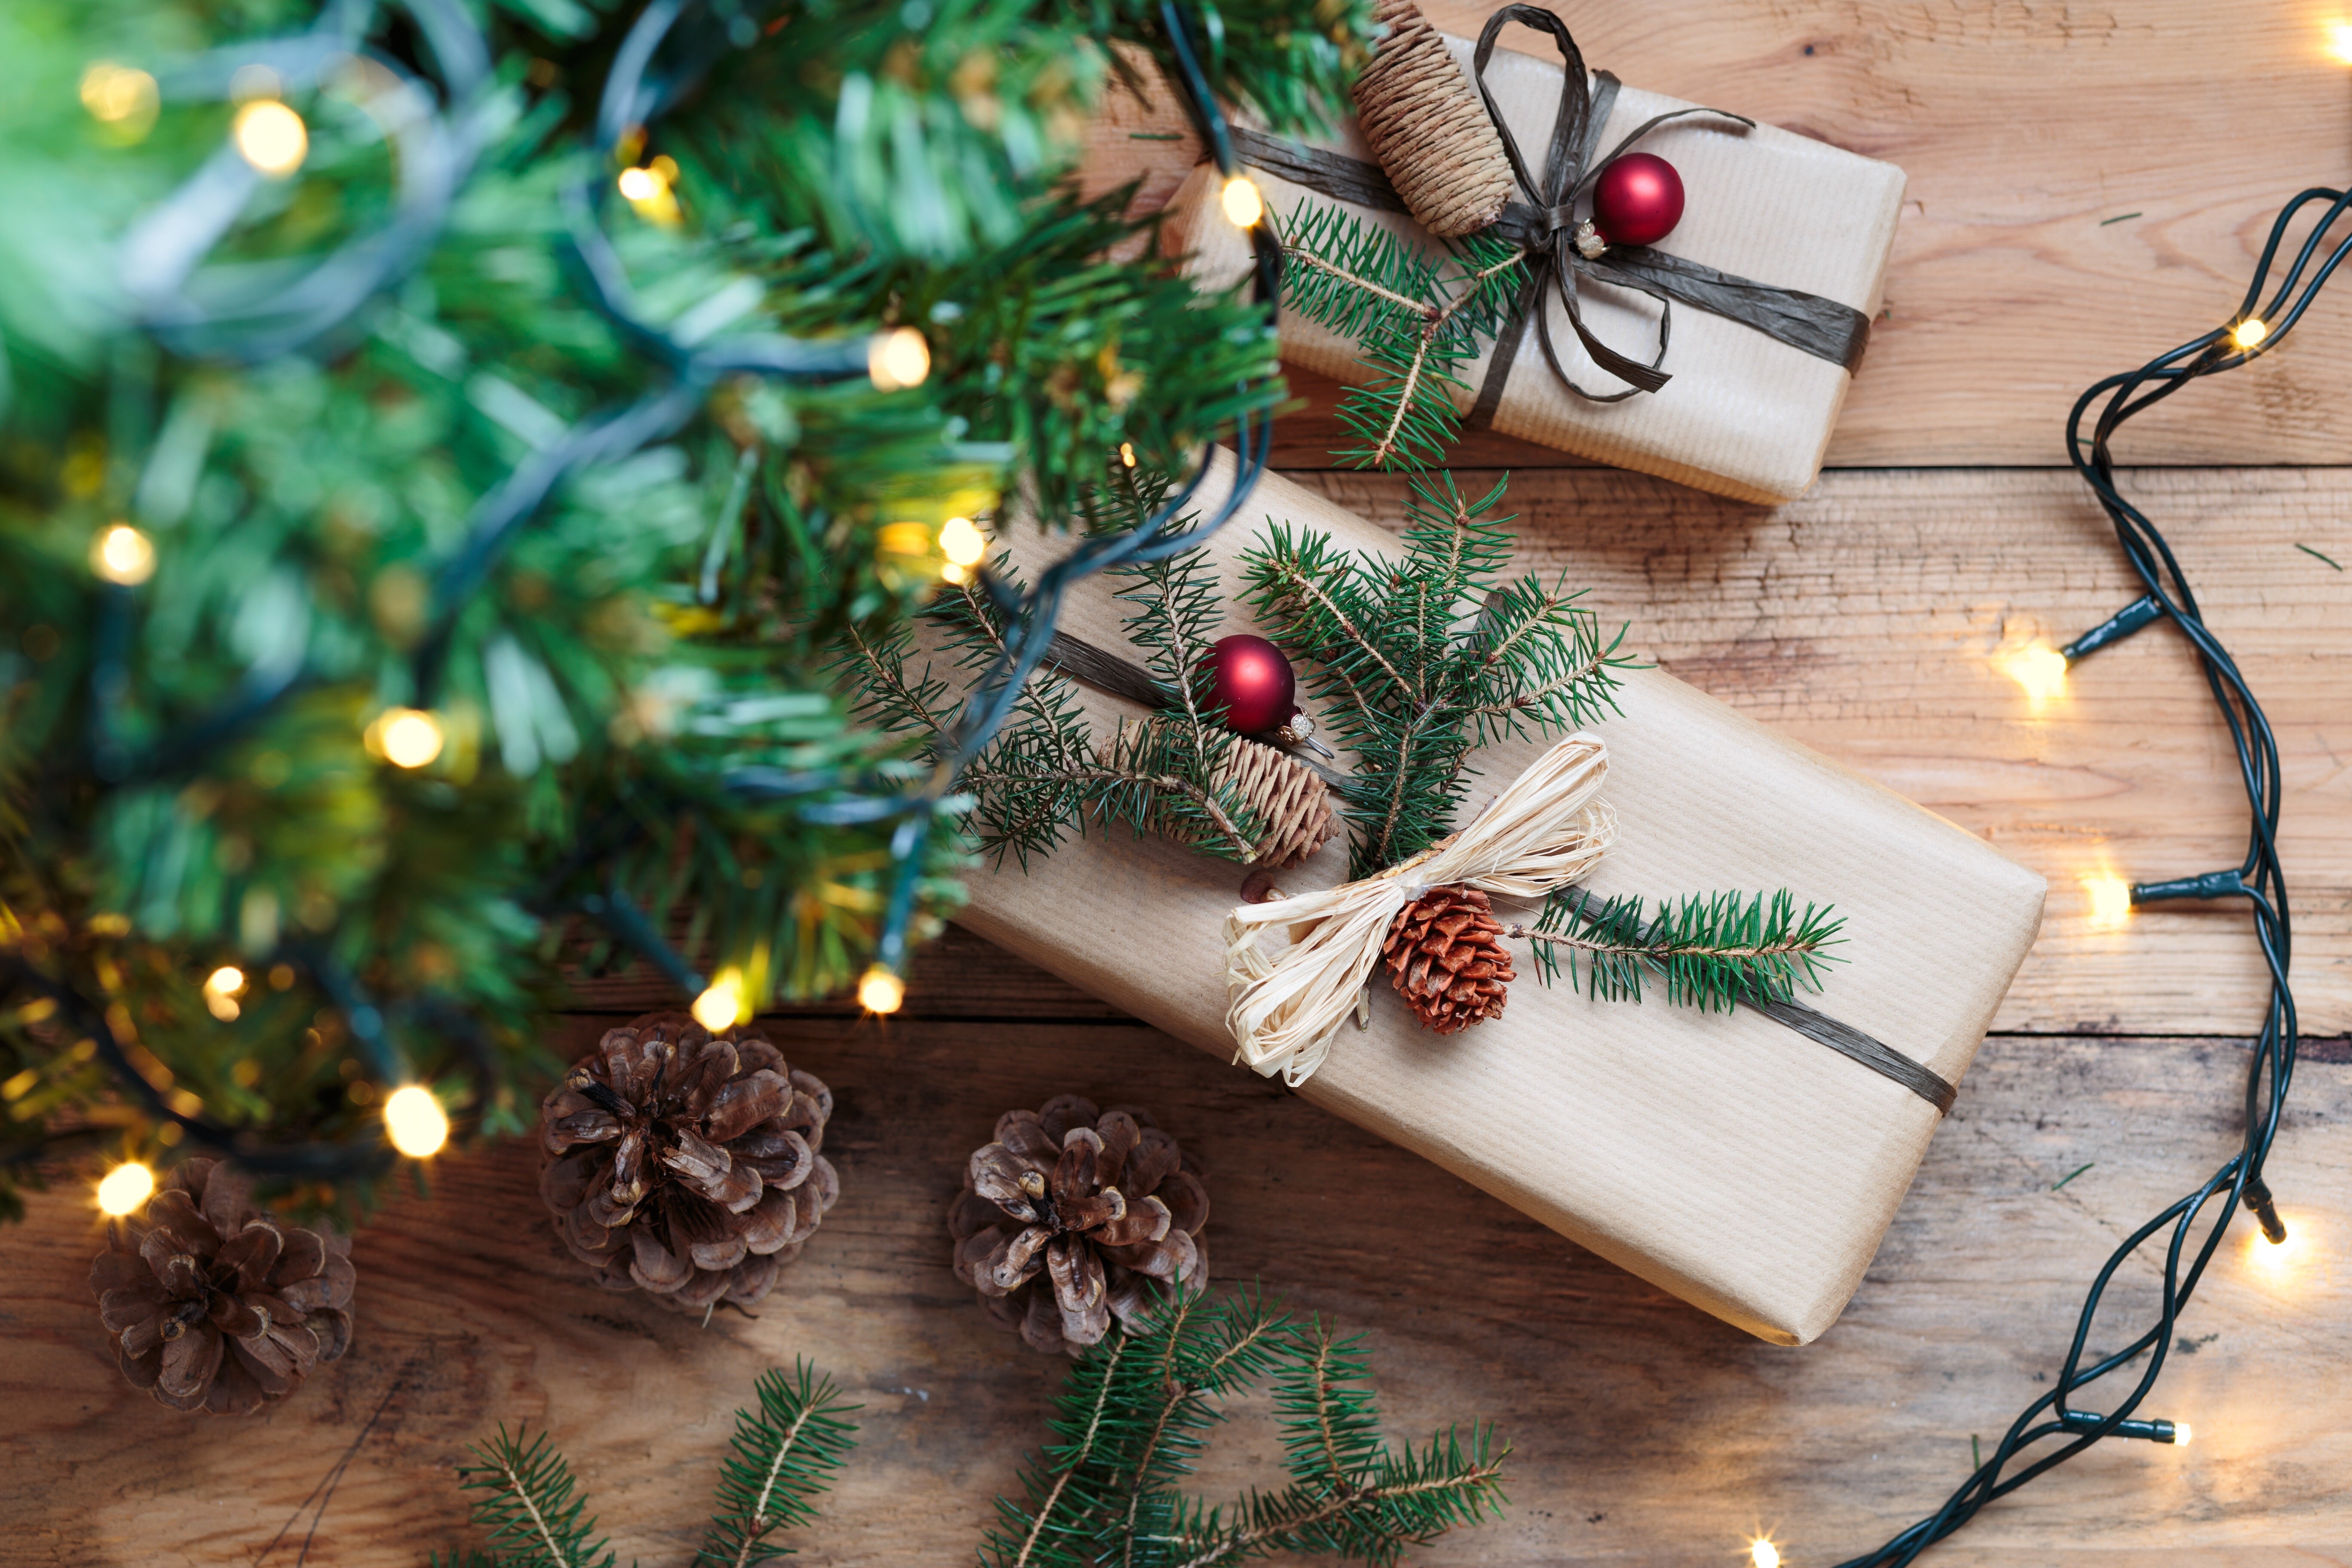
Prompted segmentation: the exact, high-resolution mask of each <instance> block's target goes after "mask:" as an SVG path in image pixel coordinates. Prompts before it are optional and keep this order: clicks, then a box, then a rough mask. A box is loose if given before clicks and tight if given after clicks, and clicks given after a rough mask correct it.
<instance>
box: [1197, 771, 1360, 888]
mask: <svg viewBox="0 0 2352 1568" xmlns="http://www.w3.org/2000/svg"><path fill="white" fill-rule="evenodd" d="M1217 782H1218V783H1219V784H1231V785H1233V786H1234V791H1235V793H1236V794H1238V795H1240V796H1241V797H1242V798H1243V799H1244V800H1245V801H1247V802H1248V803H1249V805H1250V810H1251V811H1252V812H1254V813H1255V815H1256V816H1257V819H1258V821H1259V822H1260V823H1262V824H1263V825H1264V826H1265V836H1264V837H1261V838H1259V840H1258V843H1257V853H1256V854H1255V855H1254V856H1253V857H1251V859H1250V864H1252V865H1253V866H1270V867H1273V868H1275V869H1276V870H1282V871H1286V870H1288V869H1289V868H1291V867H1293V866H1296V865H1297V864H1299V863H1300V862H1301V861H1303V860H1305V859H1306V858H1307V857H1308V856H1309V855H1312V854H1314V853H1315V851H1317V850H1318V849H1320V848H1322V847H1323V846H1324V845H1325V844H1326V843H1328V842H1329V840H1330V837H1331V835H1333V834H1334V833H1336V832H1338V831H1339V824H1338V823H1337V822H1336V821H1334V820H1333V819H1332V816H1331V792H1330V791H1329V790H1328V789H1326V788H1325V787H1324V785H1323V781H1322V780H1321V779H1320V778H1319V777H1318V776H1317V775H1316V773H1315V770H1314V769H1312V768H1310V767H1307V765H1305V764H1304V763H1300V762H1299V761H1298V760H1297V758H1295V757H1291V756H1287V755H1286V754H1285V753H1284V752H1281V751H1280V750H1278V749H1277V748H1276V747H1273V746H1269V745H1266V744H1265V742H1260V741H1249V740H1237V741H1235V742H1234V743H1233V745H1232V747H1231V748H1230V749H1228V750H1227V752H1226V753H1225V762H1224V766H1223V769H1222V770H1220V776H1219V778H1218V780H1217Z"/></svg>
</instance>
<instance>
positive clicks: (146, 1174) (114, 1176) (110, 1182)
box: [98, 1162, 155, 1215]
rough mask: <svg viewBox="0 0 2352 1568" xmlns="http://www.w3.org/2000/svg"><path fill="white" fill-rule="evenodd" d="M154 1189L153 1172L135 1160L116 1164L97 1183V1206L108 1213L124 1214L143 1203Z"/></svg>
mask: <svg viewBox="0 0 2352 1568" xmlns="http://www.w3.org/2000/svg"><path fill="white" fill-rule="evenodd" d="M154 1191H155V1173H154V1172H152V1171H151V1170H149V1169H148V1168H147V1167H146V1166H144V1165H142V1164H139V1163H136V1162H133V1163H131V1164H127V1165H117V1166H115V1167H114V1169H112V1170H111V1171H109V1172H107V1173H106V1179H105V1180H104V1181H102V1182H100V1183H99V1184H98V1206H99V1207H100V1209H102V1210H103V1211H105V1212H106V1213H108V1214H110V1215H126V1214H129V1213H130V1212H131V1210H133V1209H135V1208H137V1207H138V1206H139V1205H141V1204H143V1203H145V1202H146V1201H147V1200H148V1198H149V1197H150V1196H152V1194H153V1193H154Z"/></svg>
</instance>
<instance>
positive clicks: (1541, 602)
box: [1242, 474, 1628, 877]
mask: <svg viewBox="0 0 2352 1568" xmlns="http://www.w3.org/2000/svg"><path fill="white" fill-rule="evenodd" d="M1508 482H1509V481H1508V479H1507V478H1506V479H1502V480H1498V481H1497V482H1496V485H1495V488H1494V489H1491V490H1489V491H1488V492H1487V493H1486V495H1484V496H1482V497H1480V498H1479V499H1478V500H1475V501H1473V500H1465V499H1464V498H1463V496H1462V493H1461V491H1460V490H1459V489H1456V488H1455V487H1454V478H1453V476H1452V475H1451V474H1441V475H1439V476H1437V478H1436V479H1433V480H1431V479H1414V480H1413V481H1412V495H1411V498H1410V499H1409V500H1408V501H1407V503H1406V516H1407V518H1408V520H1409V524H1410V526H1409V527H1408V528H1407V529H1406V531H1405V535H1404V542H1405V554H1404V558H1403V560H1402V561H1399V562H1394V563H1390V562H1385V561H1380V560H1375V559H1372V558H1369V557H1364V556H1358V555H1353V554H1350V553H1349V552H1345V551H1341V550H1338V549H1335V548H1334V547H1333V546H1332V544H1331V542H1330V540H1329V539H1328V537H1327V536H1325V535H1321V534H1312V533H1307V532H1306V531H1293V530H1291V529H1290V528H1288V527H1286V526H1285V525H1283V524H1280V523H1276V524H1274V525H1273V526H1272V527H1271V528H1270V529H1269V530H1268V531H1267V533H1266V536H1265V543H1263V544H1262V545H1259V546H1256V547H1254V548H1253V549H1251V550H1249V551H1247V552H1244V555H1243V557H1242V560H1243V563H1244V569H1245V572H1246V574H1247V581H1248V584H1249V588H1248V594H1249V598H1250V602H1251V604H1252V605H1255V608H1256V610H1257V612H1258V616H1259V619H1260V620H1261V622H1262V623H1263V624H1264V625H1265V626H1267V627H1268V628H1270V630H1271V632H1272V635H1273V636H1274V637H1275V638H1276V641H1278V642H1280V643H1282V644H1283V645H1284V646H1285V647H1287V648H1289V649H1291V650H1292V651H1293V652H1294V653H1297V654H1301V655H1304V656H1305V658H1307V661H1308V662H1309V669H1308V673H1307V689H1309V691H1311V692H1312V693H1313V694H1314V695H1315V696H1316V697H1317V698H1318V700H1320V701H1321V702H1322V703H1323V705H1324V710H1325V719H1326V722H1327V723H1328V725H1329V726H1330V728H1331V731H1332V732H1333V734H1334V736H1335V738H1336V739H1337V741H1338V742H1339V743H1341V744H1343V745H1344V746H1345V747H1346V748H1347V749H1349V751H1352V752H1354V753H1355V771H1354V776H1353V777H1352V779H1351V780H1350V782H1349V786H1348V792H1347V797H1346V799H1347V816H1348V819H1349V826H1350V828H1351V830H1352V839H1353V849H1352V855H1351V859H1350V870H1349V875H1350V876H1351V877H1368V876H1370V875H1371V874H1372V873H1374V872H1376V871H1379V870H1381V868H1385V867H1387V866H1391V865H1393V864H1394V863H1395V862H1397V861H1399V860H1401V859H1403V858H1405V857H1407V856H1409V855H1412V854H1416V853H1418V852H1419V851H1421V850H1422V849H1424V848H1426V847H1428V846H1429V845H1430V844H1431V843H1432V842H1433V841H1434V840H1435V839H1436V838H1437V837H1439V836H1440V835H1442V834H1444V832H1446V831H1447V829H1448V826H1449V825H1450V822H1451V819H1452V816H1453V815H1454V808H1455V806H1456V805H1458V804H1459V803H1460V801H1461V799H1462V796H1463V795H1464V793H1465V789H1466V787H1467V784H1466V776H1465V774H1466V769H1465V763H1466V760H1467V758H1468V755H1469V752H1470V751H1471V749H1472V748H1473V747H1474V746H1476V745H1483V744H1486V743H1488V742H1493V741H1496V740H1499V739H1502V738H1503V737H1506V736H1517V735H1523V734H1526V733H1528V732H1529V731H1536V732H1539V733H1548V732H1550V731H1558V730H1562V729H1569V728H1573V727H1574V726H1576V725H1580V724H1585V723H1590V722H1591V721H1593V720H1595V719H1596V718H1598V717H1599V716H1600V714H1601V712H1602V711H1603V710H1613V709H1614V708H1615V706H1616V701H1615V697H1614V691H1615V688H1616V676H1615V671H1616V670H1617V669H1618V668H1622V666H1623V665H1625V664H1626V663H1627V662H1628V661H1627V660H1625V659H1623V658H1620V657H1619V656H1618V653H1617V649H1618V647H1619V645H1620V644H1621V643H1622V640H1623V636H1624V633H1623V631H1622V628H1621V629H1620V630H1619V631H1618V633H1617V634H1616V635H1615V636H1614V637H1609V638H1607V639H1606V640H1604V639H1603V637H1602V634H1601V626H1600V622H1599V619H1598V617H1597V616H1594V615H1593V614H1592V612H1591V611H1590V610H1588V609H1585V608H1584V607H1582V606H1581V605H1580V604H1579V602H1578V601H1579V600H1580V598H1581V597H1582V595H1581V594H1580V592H1577V591H1572V590H1570V588H1569V587H1568V585H1567V581H1566V579H1565V577H1563V578H1562V579H1561V580H1559V582H1557V583H1553V584H1545V583H1544V582H1542V581H1541V580H1540V579H1538V578H1533V577H1526V578H1520V579H1517V581H1513V582H1509V583H1505V582H1502V581H1501V580H1500V579H1501V577H1502V574H1503V572H1504V570H1505V568H1506V567H1507V566H1508V564H1509V562H1510V556H1511V547H1512V541H1511V535H1510V532H1509V531H1508V529H1507V527H1506V524H1507V523H1508V522H1509V521H1511V520H1510V519H1509V518H1508V517H1506V516H1498V515H1497V514H1496V509H1497V508H1498V507H1499V506H1500V505H1501V504H1502V500H1503V495H1504V490H1505V488H1506V486H1507V484H1508Z"/></svg>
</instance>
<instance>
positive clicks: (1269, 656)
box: [1201, 632, 1298, 735]
mask: <svg viewBox="0 0 2352 1568" xmlns="http://www.w3.org/2000/svg"><path fill="white" fill-rule="evenodd" d="M1201 662H1202V665H1204V666H1205V667H1207V668H1208V669H1209V671H1210V685H1209V700H1210V702H1211V703H1212V704H1213V705H1214V706H1216V707H1219V708H1222V709H1223V710H1225V724H1226V726H1227V728H1229V729H1233V730H1236V731H1240V732H1241V733H1242V734H1244V735H1262V734H1264V733H1265V732H1266V731H1269V730H1278V729H1280V728H1282V726H1283V725H1285V724H1287V723H1288V722H1290V716H1291V715H1292V714H1293V713H1296V712H1297V711H1298V678H1297V676H1296V675H1294V674H1292V673H1291V669H1290V661H1289V660H1288V659H1286V658H1283V657H1282V650H1281V649H1280V648H1278V647H1275V646H1274V645H1273V644H1272V643H1270V642H1268V641H1266V640H1265V638H1264V637H1251V636H1250V635H1248V634H1247V633H1246V632H1244V633H1239V634H1236V635H1235V636H1233V637H1219V638H1218V639H1217V640H1216V641H1215V642H1214V643H1213V644H1212V645H1210V647H1209V651H1208V653H1207V654H1206V655H1205V656H1203V658H1202V660H1201Z"/></svg>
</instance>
